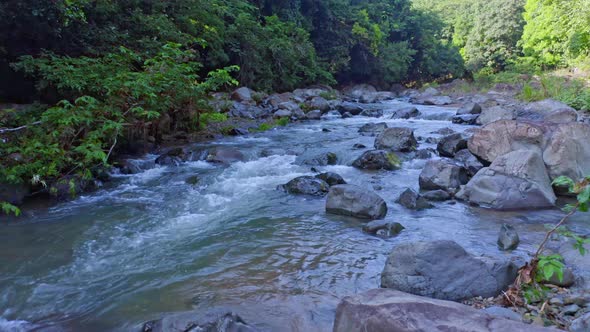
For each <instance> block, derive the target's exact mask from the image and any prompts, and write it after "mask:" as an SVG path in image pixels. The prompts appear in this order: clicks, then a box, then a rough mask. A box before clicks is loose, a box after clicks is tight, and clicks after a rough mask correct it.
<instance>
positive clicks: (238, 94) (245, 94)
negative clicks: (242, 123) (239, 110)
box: [231, 87, 255, 103]
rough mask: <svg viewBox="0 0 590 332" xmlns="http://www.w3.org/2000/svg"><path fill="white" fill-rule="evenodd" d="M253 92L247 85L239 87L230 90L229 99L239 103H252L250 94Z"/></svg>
mask: <svg viewBox="0 0 590 332" xmlns="http://www.w3.org/2000/svg"><path fill="white" fill-rule="evenodd" d="M254 93H255V92H254V91H253V90H251V89H249V88H247V87H241V88H238V89H236V90H234V92H232V94H231V99H232V100H235V101H237V102H240V103H252V102H254V100H253V99H252V95H253V94H254Z"/></svg>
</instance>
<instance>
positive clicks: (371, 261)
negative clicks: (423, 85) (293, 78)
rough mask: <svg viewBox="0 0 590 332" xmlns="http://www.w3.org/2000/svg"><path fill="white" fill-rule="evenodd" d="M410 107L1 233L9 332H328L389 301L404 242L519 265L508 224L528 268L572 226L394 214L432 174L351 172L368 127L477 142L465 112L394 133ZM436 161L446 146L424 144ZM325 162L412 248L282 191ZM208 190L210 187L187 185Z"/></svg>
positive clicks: (195, 168)
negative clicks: (393, 265)
mask: <svg viewBox="0 0 590 332" xmlns="http://www.w3.org/2000/svg"><path fill="white" fill-rule="evenodd" d="M401 104H404V103H403V102H401V101H392V102H388V103H386V104H383V105H380V106H376V107H382V108H385V109H386V110H385V115H384V116H383V117H382V118H380V119H375V118H367V117H354V118H349V119H333V120H325V121H318V122H308V123H303V124H293V125H289V126H287V127H285V128H280V129H277V130H272V131H268V132H264V133H259V134H255V135H251V136H248V137H237V138H227V139H223V140H220V141H216V142H214V143H211V144H212V145H230V146H234V147H237V148H239V149H240V151H242V152H243V153H244V154H245V155H246V157H247V158H246V160H247V161H245V162H238V163H235V164H232V165H230V166H226V167H224V166H220V165H211V164H208V163H206V162H189V163H186V164H183V165H181V166H179V167H154V168H151V169H148V170H146V171H145V172H143V173H140V174H135V175H129V176H123V175H118V176H115V181H114V182H113V183H110V184H108V187H105V188H103V189H102V190H99V191H98V192H94V193H91V194H88V195H84V196H82V197H80V198H78V199H76V200H75V201H72V202H68V203H64V204H60V205H58V206H55V207H50V208H43V209H41V208H39V209H35V210H33V211H31V212H29V213H27V215H26V216H25V218H23V219H21V221H19V222H12V221H9V222H0V331H28V330H39V331H46V330H51V331H91V332H92V331H137V330H139V327H140V326H141V323H142V322H145V321H147V320H151V319H157V318H159V317H161V316H163V315H164V314H166V313H171V312H180V311H188V310H196V311H205V310H210V309H212V308H224V309H227V310H234V311H236V312H237V313H239V314H240V315H241V316H243V317H245V318H246V320H247V321H251V323H253V324H254V325H255V326H256V327H258V328H260V329H262V330H272V331H326V330H330V329H331V325H332V321H333V318H334V312H335V307H336V305H337V303H338V301H339V299H341V298H342V297H344V296H347V295H352V294H355V293H358V292H361V291H365V290H368V289H371V288H376V287H379V282H380V280H379V277H380V272H381V270H382V268H383V266H384V264H385V260H386V257H387V254H388V253H389V252H390V251H391V249H392V247H394V246H395V244H396V243H400V242H406V241H413V240H432V239H453V240H455V241H457V242H458V243H459V244H461V245H463V246H464V247H465V248H466V249H467V250H468V251H470V252H472V253H474V254H487V255H507V254H505V253H501V252H500V251H499V250H498V249H497V247H496V243H495V242H496V239H497V233H498V230H499V228H500V225H501V224H502V223H503V222H509V223H512V224H514V225H515V227H516V228H517V230H518V231H519V233H520V234H521V246H520V248H519V249H518V250H517V251H516V252H515V253H512V255H515V256H521V257H524V256H525V255H526V252H527V251H530V250H532V249H533V245H534V243H538V242H539V239H540V237H541V235H542V232H543V230H544V226H543V224H544V223H550V222H554V221H555V220H556V219H557V218H558V216H559V215H560V213H559V211H557V210H555V211H538V212H504V213H498V212H490V211H486V210H482V209H479V208H474V207H469V206H466V205H464V204H460V203H457V204H453V203H452V202H446V203H440V204H437V205H436V208H434V209H429V210H426V211H418V212H415V211H409V210H406V209H404V208H403V207H401V206H399V205H397V204H395V202H394V201H395V199H396V198H397V196H398V195H399V194H400V193H401V192H402V191H403V190H404V189H405V188H406V187H411V188H414V189H416V190H417V189H418V175H419V173H420V170H421V168H422V167H423V165H424V163H425V161H424V160H411V161H407V162H405V164H404V166H403V169H401V170H398V171H393V172H392V171H380V172H366V171H360V170H357V169H354V168H352V167H350V166H348V165H350V164H351V162H352V161H353V160H354V159H355V158H356V157H358V156H359V155H360V154H361V153H362V152H363V150H355V149H353V148H352V146H353V145H354V144H355V143H362V144H365V145H366V146H367V147H371V146H372V145H373V141H374V138H373V137H364V136H359V134H358V133H357V130H358V128H359V127H360V126H362V125H363V124H365V123H368V122H382V121H385V122H387V123H388V125H389V126H390V127H392V126H404V127H410V128H414V129H415V130H416V136H421V137H424V138H426V137H439V136H440V135H437V134H433V133H432V132H434V131H436V130H438V129H441V128H446V127H450V128H452V129H454V130H456V131H464V130H466V129H467V128H469V127H468V126H460V125H453V124H452V123H451V122H450V121H449V119H450V116H451V115H452V114H454V113H455V111H456V110H455V109H452V108H442V107H419V109H420V110H421V111H422V113H423V114H424V116H423V117H422V119H413V120H391V119H389V117H390V115H391V110H390V109H393V108H397V107H399V106H400V105H401ZM324 128H325V129H329V130H330V132H324V131H323V130H322V129H324ZM425 147H435V146H434V145H431V144H426V143H424V141H422V142H421V143H420V148H425ZM281 151H283V152H281ZM269 152H270V153H269ZM292 152H295V153H298V154H299V156H295V155H291V153H292ZM325 152H335V153H336V154H337V155H338V157H339V165H336V166H326V167H317V168H318V169H319V170H321V171H333V172H336V173H339V174H341V175H342V176H343V177H344V178H345V179H346V180H347V181H348V182H349V183H352V184H356V185H360V186H363V187H367V188H375V187H376V188H379V187H382V189H380V190H378V191H377V192H378V193H379V195H381V196H382V197H383V198H384V199H385V200H386V201H387V204H388V206H389V213H388V215H387V217H386V219H388V220H394V221H398V222H400V223H402V224H403V225H404V226H405V227H406V230H404V231H403V232H402V234H401V235H399V236H398V237H396V238H392V239H381V238H377V237H373V236H370V235H367V234H364V233H363V232H362V231H361V226H362V222H361V221H358V220H353V219H347V218H344V217H341V216H335V215H327V214H326V213H325V211H324V204H325V198H313V197H305V196H293V195H288V194H286V193H284V192H282V191H279V190H276V187H277V186H278V185H280V184H283V183H286V182H288V181H289V180H291V179H293V178H295V177H297V176H302V175H312V174H313V173H312V172H311V170H310V167H309V166H301V163H300V162H301V160H303V159H306V158H309V157H313V156H315V155H317V154H319V153H325ZM273 153H276V154H273ZM269 154H270V155H269ZM261 155H269V156H267V157H261ZM155 157H156V156H146V157H145V158H144V159H143V160H141V161H138V162H143V163H145V164H150V163H153V160H154V159H155ZM193 175H198V176H199V178H200V182H199V184H198V185H196V186H194V185H189V184H187V183H186V182H185V180H186V179H187V178H188V177H189V176H193ZM0 218H6V217H5V216H4V217H0Z"/></svg>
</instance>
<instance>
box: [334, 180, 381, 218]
mask: <svg viewBox="0 0 590 332" xmlns="http://www.w3.org/2000/svg"><path fill="white" fill-rule="evenodd" d="M326 212H328V213H332V214H339V215H344V216H351V217H356V218H362V219H383V218H385V215H386V214H387V204H386V203H385V201H384V200H383V198H381V197H379V195H377V194H376V193H375V192H373V191H370V190H366V189H363V188H361V187H358V186H354V185H350V184H340V185H337V186H332V187H331V188H330V192H329V193H328V198H327V200H326Z"/></svg>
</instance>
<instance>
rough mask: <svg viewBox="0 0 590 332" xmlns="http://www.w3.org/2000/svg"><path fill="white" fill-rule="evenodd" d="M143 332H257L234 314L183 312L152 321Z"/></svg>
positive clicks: (145, 325)
mask: <svg viewBox="0 0 590 332" xmlns="http://www.w3.org/2000/svg"><path fill="white" fill-rule="evenodd" d="M141 331H142V332H174V331H195V332H196V331H199V332H256V331H258V330H257V329H255V328H254V327H252V326H250V325H248V324H247V323H246V322H244V320H243V319H242V318H241V317H240V316H238V315H236V314H234V313H229V312H228V313H221V312H216V311H213V312H209V313H205V314H201V313H196V312H183V313H177V314H173V315H169V316H166V317H164V318H162V319H160V320H155V321H150V322H147V323H145V324H144V325H143V327H142V329H141Z"/></svg>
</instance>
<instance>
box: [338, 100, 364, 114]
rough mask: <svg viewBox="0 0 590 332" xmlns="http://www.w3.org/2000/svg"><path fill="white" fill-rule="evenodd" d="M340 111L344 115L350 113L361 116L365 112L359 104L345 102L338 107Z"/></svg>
mask: <svg viewBox="0 0 590 332" xmlns="http://www.w3.org/2000/svg"><path fill="white" fill-rule="evenodd" d="M338 110H339V111H340V113H342V114H344V113H350V114H352V115H359V114H361V112H362V111H363V108H362V107H361V106H360V105H359V104H357V103H351V102H343V103H341V104H340V105H338Z"/></svg>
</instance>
